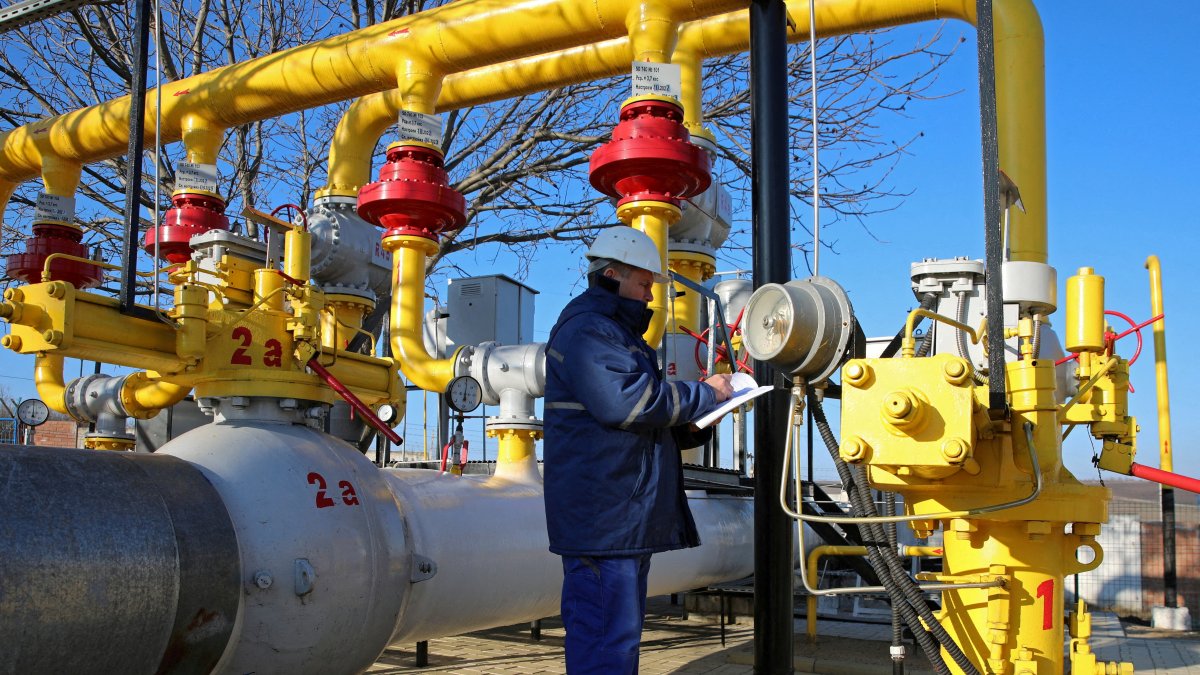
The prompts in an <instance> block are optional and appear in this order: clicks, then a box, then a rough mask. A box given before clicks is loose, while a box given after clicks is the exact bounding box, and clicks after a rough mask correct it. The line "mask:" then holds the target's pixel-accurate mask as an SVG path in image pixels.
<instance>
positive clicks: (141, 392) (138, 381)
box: [121, 372, 192, 419]
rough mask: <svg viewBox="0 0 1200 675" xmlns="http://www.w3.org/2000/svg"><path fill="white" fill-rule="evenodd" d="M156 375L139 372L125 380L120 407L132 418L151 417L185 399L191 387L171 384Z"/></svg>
mask: <svg viewBox="0 0 1200 675" xmlns="http://www.w3.org/2000/svg"><path fill="white" fill-rule="evenodd" d="M157 377H158V373H154V374H153V375H152V374H150V373H145V372H140V373H134V374H132V375H130V376H128V377H126V378H125V384H124V385H122V387H121V405H122V406H124V408H125V411H126V412H128V413H129V414H130V416H132V417H137V418H142V419H144V418H148V417H153V416H154V415H155V414H157V413H158V411H159V410H162V409H163V408H170V407H171V406H173V405H175V404H176V403H179V402H180V401H182V400H183V399H184V398H186V397H187V395H188V392H190V391H191V390H192V387H191V385H190V384H189V385H183V384H173V383H171V382H164V381H162V380H159V379H154V378H157Z"/></svg>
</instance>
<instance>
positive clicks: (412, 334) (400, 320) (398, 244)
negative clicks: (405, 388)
mask: <svg viewBox="0 0 1200 675" xmlns="http://www.w3.org/2000/svg"><path fill="white" fill-rule="evenodd" d="M383 248H384V250H387V251H391V252H392V316H391V338H392V355H393V356H394V357H395V358H396V360H397V361H399V362H400V371H401V372H403V373H404V376H405V377H407V378H408V380H409V381H410V382H412V383H413V384H415V385H417V386H418V387H420V388H422V389H424V390H426V391H438V392H441V391H445V390H446V385H448V384H449V383H450V380H452V379H453V378H454V362H455V357H450V358H448V359H435V358H434V357H432V356H430V355H429V352H427V351H425V338H424V337H423V336H422V334H421V326H422V325H423V323H424V321H425V261H426V259H427V258H428V257H429V256H430V255H433V254H434V253H436V252H437V250H438V244H437V242H435V241H432V240H430V239H426V238H424V237H413V236H404V235H402V236H395V237H388V238H387V239H385V240H384V241H383ZM455 356H457V353H456V354H455Z"/></svg>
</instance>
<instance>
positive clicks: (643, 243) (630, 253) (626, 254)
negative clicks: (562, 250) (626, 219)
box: [586, 226, 671, 284]
mask: <svg viewBox="0 0 1200 675" xmlns="http://www.w3.org/2000/svg"><path fill="white" fill-rule="evenodd" d="M586 257H587V259H588V260H591V261H592V262H593V263H595V262H598V261H601V260H616V261H617V262H622V263H625V264H626V265H629V266H631V267H637V268H640V269H644V270H646V271H647V272H650V273H651V274H653V275H654V281H655V283H659V284H665V283H667V282H668V281H670V280H671V279H670V278H669V277H667V276H666V275H664V274H663V268H662V257H661V255H660V254H659V252H658V247H657V246H655V245H654V240H652V239H651V238H650V237H649V236H647V235H646V233H645V232H642V231H641V230H635V229H633V228H632V227H625V226H618V227H610V228H608V229H607V230H604V231H603V232H601V233H600V234H599V236H597V237H596V240H595V241H593V242H592V247H591V248H589V249H588V252H587V254H586ZM593 267H594V265H593ZM590 271H592V270H589V272H590Z"/></svg>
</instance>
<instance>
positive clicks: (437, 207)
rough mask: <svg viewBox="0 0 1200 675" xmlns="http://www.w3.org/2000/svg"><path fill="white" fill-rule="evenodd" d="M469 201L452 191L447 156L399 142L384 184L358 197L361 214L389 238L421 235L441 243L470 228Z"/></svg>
mask: <svg viewBox="0 0 1200 675" xmlns="http://www.w3.org/2000/svg"><path fill="white" fill-rule="evenodd" d="M466 211H467V208H466V200H465V199H464V198H463V196H462V193H460V192H459V191H458V190H455V189H454V188H453V187H451V186H450V181H449V178H448V177H447V176H446V170H445V169H444V168H443V162H442V153H441V152H440V151H438V150H435V149H433V148H430V147H427V146H424V145H418V144H404V143H399V144H396V145H393V146H391V147H390V148H388V151H387V162H386V163H385V164H384V165H383V168H381V169H380V170H379V181H377V182H375V183H371V184H369V185H365V186H363V188H362V189H361V190H359V192H358V215H359V216H361V217H362V218H363V219H364V220H366V221H367V222H369V223H371V224H373V225H378V226H379V227H383V228H385V229H386V231H385V232H384V233H383V236H384V238H385V239H386V238H387V237H392V236H397V235H415V236H418V237H425V238H427V239H433V240H434V241H437V238H438V234H439V233H441V232H445V231H448V230H458V229H461V228H462V227H463V226H464V225H466V224H467V213H466Z"/></svg>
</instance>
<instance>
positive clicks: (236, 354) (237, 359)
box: [229, 326, 254, 366]
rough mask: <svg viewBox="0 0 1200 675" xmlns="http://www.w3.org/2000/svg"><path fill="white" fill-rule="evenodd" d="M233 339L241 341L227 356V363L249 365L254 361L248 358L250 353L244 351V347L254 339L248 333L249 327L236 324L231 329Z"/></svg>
mask: <svg viewBox="0 0 1200 675" xmlns="http://www.w3.org/2000/svg"><path fill="white" fill-rule="evenodd" d="M231 335H232V337H233V339H234V340H239V341H241V343H242V346H241V347H238V348H237V349H235V350H233V356H231V357H230V358H229V363H231V364H232V365H235V366H249V365H251V364H253V363H254V361H253V360H251V359H250V355H249V354H247V353H246V347H249V346H250V343H251V342H253V341H254V335H253V334H251V333H250V329H249V328H247V327H245V326H238V327H237V328H234V329H233V333H232V334H231Z"/></svg>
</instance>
